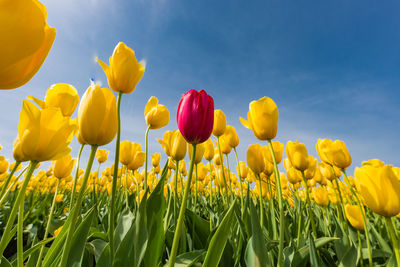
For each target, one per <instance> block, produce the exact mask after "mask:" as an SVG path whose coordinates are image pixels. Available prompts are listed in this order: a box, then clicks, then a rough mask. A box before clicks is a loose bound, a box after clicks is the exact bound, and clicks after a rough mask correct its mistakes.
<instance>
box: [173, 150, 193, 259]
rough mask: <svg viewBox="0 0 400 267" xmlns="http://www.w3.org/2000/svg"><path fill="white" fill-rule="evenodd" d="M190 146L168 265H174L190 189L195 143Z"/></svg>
mask: <svg viewBox="0 0 400 267" xmlns="http://www.w3.org/2000/svg"><path fill="white" fill-rule="evenodd" d="M192 146H193V151H192V157H191V159H192V160H191V161H190V167H189V173H188V180H187V181H186V186H185V192H184V195H183V199H182V205H181V208H180V211H179V217H178V224H177V226H176V230H175V234H174V241H173V242H172V249H171V255H170V258H169V261H168V266H169V267H173V266H175V260H176V254H177V252H178V246H179V239H180V235H181V231H182V224H183V219H184V216H185V211H186V202H187V198H188V195H189V191H190V185H191V183H192V174H193V166H194V158H195V156H196V144H192Z"/></svg>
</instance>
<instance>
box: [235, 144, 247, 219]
mask: <svg viewBox="0 0 400 267" xmlns="http://www.w3.org/2000/svg"><path fill="white" fill-rule="evenodd" d="M233 151H234V152H235V157H236V163H237V165H238V174H239V183H240V205H241V211H242V213H241V214H243V206H244V204H243V186H242V180H241V179H242V170H241V169H240V162H239V157H238V155H237V151H236V147H234V148H233Z"/></svg>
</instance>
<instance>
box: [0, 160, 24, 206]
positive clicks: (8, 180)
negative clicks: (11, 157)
mask: <svg viewBox="0 0 400 267" xmlns="http://www.w3.org/2000/svg"><path fill="white" fill-rule="evenodd" d="M20 164H21V161H17V162H15V164H14V168H12V170H11V172H10V174H9V175H8V176H7V179H6V181H5V182H4V183H3V184H2V186H3V188H2V189H1V193H0V199H2V198H3V195H4V193H5V192H6V190H7V187H8V184H9V183H10V181H11V178H12V176H13V175H14V173H15V172H16V171H17V168H18V166H19V165H20Z"/></svg>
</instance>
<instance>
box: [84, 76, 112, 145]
mask: <svg viewBox="0 0 400 267" xmlns="http://www.w3.org/2000/svg"><path fill="white" fill-rule="evenodd" d="M78 126H79V134H80V136H81V137H82V139H83V140H84V141H85V142H86V143H87V144H89V145H98V146H102V145H106V144H108V143H110V142H111V141H112V140H113V139H114V137H115V135H116V134H117V127H118V121H117V105H116V99H115V96H114V94H113V92H112V91H111V90H110V89H108V88H100V86H99V85H97V84H93V83H92V85H90V86H89V88H88V89H87V90H86V92H85V94H84V95H83V96H82V99H81V103H80V105H79V109H78Z"/></svg>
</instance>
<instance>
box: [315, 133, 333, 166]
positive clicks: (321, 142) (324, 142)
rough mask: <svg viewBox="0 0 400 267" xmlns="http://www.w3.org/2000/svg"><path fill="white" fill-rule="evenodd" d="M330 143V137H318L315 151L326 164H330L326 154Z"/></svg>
mask: <svg viewBox="0 0 400 267" xmlns="http://www.w3.org/2000/svg"><path fill="white" fill-rule="evenodd" d="M331 144H332V140H330V139H318V141H317V146H316V148H317V153H318V156H319V158H320V159H321V160H322V161H323V162H324V163H326V164H330V165H331V163H330V161H329V159H328V156H327V155H326V151H327V148H328V147H329V146H330V145H331Z"/></svg>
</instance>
